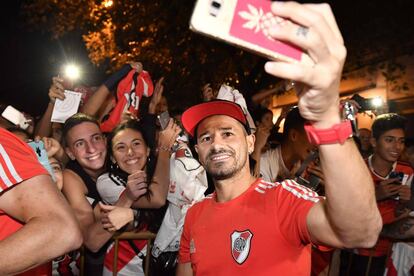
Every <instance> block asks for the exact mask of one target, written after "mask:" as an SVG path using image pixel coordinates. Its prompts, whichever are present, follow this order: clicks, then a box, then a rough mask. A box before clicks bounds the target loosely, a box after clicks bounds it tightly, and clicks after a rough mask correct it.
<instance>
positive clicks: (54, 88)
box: [35, 77, 65, 137]
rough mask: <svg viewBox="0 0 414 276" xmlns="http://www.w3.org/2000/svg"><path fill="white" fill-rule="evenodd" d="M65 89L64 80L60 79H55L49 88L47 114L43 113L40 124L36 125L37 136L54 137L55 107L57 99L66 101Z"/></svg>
mask: <svg viewBox="0 0 414 276" xmlns="http://www.w3.org/2000/svg"><path fill="white" fill-rule="evenodd" d="M64 91H65V88H64V87H63V79H62V78H60V77H53V78H52V84H51V85H50V88H49V94H48V95H49V103H48V104H47V108H46V110H45V113H43V115H42V118H41V119H40V121H39V123H38V124H37V125H36V129H35V136H40V137H50V136H52V122H51V121H50V120H51V119H52V112H53V108H54V106H55V101H56V99H60V100H64V99H65V93H64Z"/></svg>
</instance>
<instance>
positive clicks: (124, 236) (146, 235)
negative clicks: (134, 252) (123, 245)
mask: <svg viewBox="0 0 414 276" xmlns="http://www.w3.org/2000/svg"><path fill="white" fill-rule="evenodd" d="M155 237H156V234H154V233H151V232H148V231H144V232H123V233H120V234H115V235H114V236H113V238H112V239H113V240H114V250H115V254H114V267H113V275H114V276H116V275H117V272H116V271H117V270H118V247H119V241H120V240H147V253H146V255H145V268H144V271H145V276H148V275H149V265H150V258H151V247H152V242H153V241H154V239H155Z"/></svg>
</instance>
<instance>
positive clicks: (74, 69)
mask: <svg viewBox="0 0 414 276" xmlns="http://www.w3.org/2000/svg"><path fill="white" fill-rule="evenodd" d="M65 77H67V78H69V79H71V80H77V79H79V77H80V69H79V67H78V66H76V65H75V64H68V65H66V66H65Z"/></svg>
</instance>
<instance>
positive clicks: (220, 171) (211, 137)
mask: <svg viewBox="0 0 414 276" xmlns="http://www.w3.org/2000/svg"><path fill="white" fill-rule="evenodd" d="M195 148H196V151H197V153H198V155H199V160H200V162H201V164H202V165H203V166H204V167H205V169H206V170H207V172H208V173H209V174H210V175H211V176H212V178H213V179H215V180H224V179H229V178H232V177H233V176H235V175H237V174H238V173H239V172H240V171H242V170H243V169H247V170H248V169H249V164H248V155H249V152H252V151H253V148H254V136H253V135H247V133H246V131H245V129H244V127H243V126H242V125H241V124H240V123H239V122H238V121H237V120H235V119H233V118H231V117H229V116H224V115H215V116H211V117H208V118H206V119H204V120H203V121H202V122H201V123H200V124H199V125H198V127H197V145H196V146H195Z"/></svg>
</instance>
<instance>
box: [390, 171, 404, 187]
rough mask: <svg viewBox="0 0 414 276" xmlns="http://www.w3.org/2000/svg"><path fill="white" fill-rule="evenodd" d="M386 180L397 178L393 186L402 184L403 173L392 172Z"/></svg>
mask: <svg viewBox="0 0 414 276" xmlns="http://www.w3.org/2000/svg"><path fill="white" fill-rule="evenodd" d="M388 178H390V179H391V178H398V182H395V183H394V184H400V185H401V184H402V181H403V178H404V173H403V172H396V171H392V172H391V173H390V175H389V177H388Z"/></svg>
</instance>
